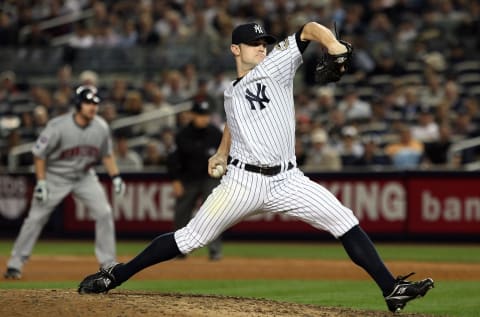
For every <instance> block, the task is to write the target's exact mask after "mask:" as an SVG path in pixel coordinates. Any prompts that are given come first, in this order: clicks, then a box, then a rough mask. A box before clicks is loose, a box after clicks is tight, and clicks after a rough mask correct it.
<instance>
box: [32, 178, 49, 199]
mask: <svg viewBox="0 0 480 317" xmlns="http://www.w3.org/2000/svg"><path fill="white" fill-rule="evenodd" d="M33 196H34V197H35V199H36V200H37V201H39V202H41V203H44V202H46V201H47V199H48V189H47V181H46V180H44V179H41V180H39V181H37V185H35V188H34V190H33Z"/></svg>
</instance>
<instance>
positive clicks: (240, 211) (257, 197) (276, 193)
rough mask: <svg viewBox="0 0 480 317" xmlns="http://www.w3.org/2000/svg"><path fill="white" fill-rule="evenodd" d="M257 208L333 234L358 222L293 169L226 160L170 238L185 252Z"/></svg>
mask: <svg viewBox="0 0 480 317" xmlns="http://www.w3.org/2000/svg"><path fill="white" fill-rule="evenodd" d="M262 212H273V213H284V214H286V215H289V216H291V217H294V218H297V219H300V220H302V221H304V222H306V223H308V224H310V225H312V226H313V227H315V228H317V229H322V230H325V231H327V232H330V233H331V234H332V235H333V236H334V237H336V238H338V237H340V236H342V235H343V234H344V233H346V232H347V231H348V230H350V229H351V228H352V227H354V226H355V225H358V219H357V218H356V217H355V215H354V214H353V212H352V211H351V210H350V209H349V208H347V207H345V206H343V205H342V204H341V203H340V201H339V200H338V199H337V198H336V197H335V196H334V195H333V194H332V193H330V192H329V191H328V190H327V189H326V188H324V187H323V186H321V185H319V184H318V183H315V182H313V181H311V180H310V179H309V178H308V177H306V176H305V175H304V174H303V172H302V171H301V170H299V169H298V168H293V169H291V170H288V171H284V172H281V173H279V174H277V175H275V176H265V175H262V174H259V173H253V172H249V171H245V170H244V169H242V168H239V167H235V166H233V165H229V166H228V171H227V173H226V174H225V175H224V176H223V178H222V180H221V183H220V185H219V186H217V187H216V188H215V189H214V190H213V192H212V193H211V194H210V195H209V196H208V198H207V200H206V201H205V202H204V203H203V205H202V206H201V207H200V209H199V210H198V212H197V214H196V215H195V217H194V218H192V219H191V220H190V222H189V223H188V224H187V225H186V226H185V227H183V228H181V229H179V230H177V231H176V232H175V240H176V242H177V245H178V248H179V249H180V251H181V252H182V253H183V254H187V253H189V252H191V251H193V250H195V249H197V248H200V247H203V246H205V245H207V244H208V243H209V242H211V241H212V240H214V239H215V238H216V237H218V236H219V235H220V234H221V233H222V232H224V231H225V230H227V229H228V228H230V227H231V226H233V225H235V224H237V223H238V222H240V221H242V220H244V219H245V218H247V217H250V216H253V215H256V214H258V213H262Z"/></svg>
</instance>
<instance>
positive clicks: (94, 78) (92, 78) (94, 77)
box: [78, 70, 99, 87]
mask: <svg viewBox="0 0 480 317" xmlns="http://www.w3.org/2000/svg"><path fill="white" fill-rule="evenodd" d="M78 79H79V81H80V85H83V86H95V87H97V86H98V84H99V83H98V74H97V73H96V72H95V71H93V70H84V71H83V72H81V73H80V75H78Z"/></svg>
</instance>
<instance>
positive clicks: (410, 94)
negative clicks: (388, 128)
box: [392, 86, 422, 123]
mask: <svg viewBox="0 0 480 317" xmlns="http://www.w3.org/2000/svg"><path fill="white" fill-rule="evenodd" d="M421 108H422V104H421V103H420V100H419V91H418V89H417V88H416V87H415V86H407V87H405V88H404V89H403V91H402V94H401V95H400V97H399V98H398V99H397V102H396V104H395V105H394V107H393V109H392V110H393V111H394V112H396V113H397V114H398V115H399V117H400V118H402V120H404V121H406V122H408V123H410V122H414V121H415V119H416V117H417V114H418V112H419V110H420V109H421Z"/></svg>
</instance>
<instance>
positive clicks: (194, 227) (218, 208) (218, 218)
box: [175, 167, 266, 254]
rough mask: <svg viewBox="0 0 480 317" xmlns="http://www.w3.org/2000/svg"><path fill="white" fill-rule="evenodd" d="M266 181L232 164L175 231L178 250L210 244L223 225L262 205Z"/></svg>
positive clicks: (187, 250) (254, 210)
mask: <svg viewBox="0 0 480 317" xmlns="http://www.w3.org/2000/svg"><path fill="white" fill-rule="evenodd" d="M265 183H266V181H265V179H264V177H263V176H262V175H260V174H256V173H250V172H246V171H244V170H240V169H238V168H235V167H232V168H231V169H230V170H229V171H228V173H227V174H226V175H225V176H224V177H223V178H222V181H221V183H220V185H219V186H217V187H215V189H214V190H213V191H212V193H211V194H210V195H209V196H208V198H207V199H206V200H205V202H204V203H203V205H202V206H201V207H200V209H199V211H198V212H197V214H196V215H195V217H193V218H192V220H191V221H190V222H189V223H188V224H187V225H186V226H185V227H183V228H182V229H179V230H177V231H176V232H175V241H176V242H177V245H178V248H179V249H180V251H181V252H182V253H183V254H187V253H190V252H191V251H193V250H195V249H197V248H200V247H203V246H205V245H207V244H209V243H210V242H212V241H214V240H215V239H217V238H218V237H219V236H220V235H221V234H222V233H223V232H224V231H225V230H226V229H228V228H230V227H231V226H233V225H234V224H236V223H238V222H239V221H241V220H243V219H244V218H246V217H248V216H250V215H252V214H253V213H255V212H256V211H258V210H259V209H261V208H263V202H264V200H265V192H266V186H265Z"/></svg>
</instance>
